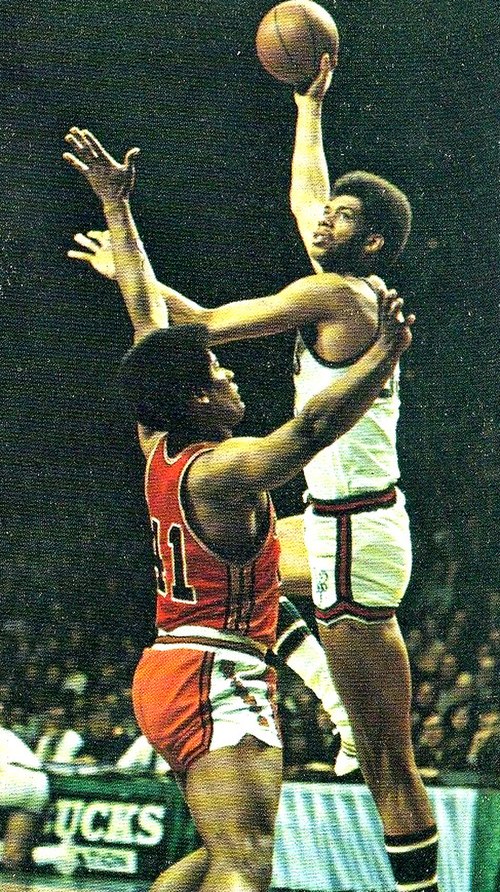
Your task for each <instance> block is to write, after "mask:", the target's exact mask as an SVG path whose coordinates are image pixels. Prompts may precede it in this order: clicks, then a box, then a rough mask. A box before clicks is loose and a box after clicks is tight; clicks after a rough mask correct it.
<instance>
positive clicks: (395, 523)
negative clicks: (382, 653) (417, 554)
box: [304, 488, 411, 626]
mask: <svg viewBox="0 0 500 892" xmlns="http://www.w3.org/2000/svg"><path fill="white" fill-rule="evenodd" d="M387 492H388V491H386V492H385V493H384V494H380V495H381V496H383V498H384V499H385V501H386V503H387V506H381V507H377V494H376V493H372V494H367V496H366V498H365V497H364V496H362V495H361V496H359V497H356V498H352V499H349V500H344V501H343V502H340V501H339V502H335V503H330V505H331V506H332V507H331V513H329V511H330V507H329V506H328V504H327V503H323V504H321V503H317V504H315V505H309V506H308V508H307V509H306V511H305V515H304V535H305V542H306V547H307V551H308V555H309V563H310V567H311V578H312V596H313V601H314V604H315V607H316V611H315V612H316V619H317V621H318V623H320V624H321V625H327V626H329V625H333V623H335V622H338V621H339V620H341V619H343V618H346V617H350V618H351V619H355V620H358V621H359V622H364V623H373V622H385V621H386V620H388V619H390V618H391V617H392V616H394V613H395V611H396V608H397V607H398V605H399V604H400V602H401V599H402V598H403V595H404V593H405V591H406V588H407V586H408V582H409V580H410V574H411V539H410V525H409V519H408V514H407V513H406V509H405V498H404V495H403V493H402V492H401V491H400V490H399V489H397V488H395V490H393V489H391V492H392V493H393V494H394V498H393V499H392V502H393V503H391V500H390V499H387ZM363 499H365V503H364V502H363ZM370 501H371V502H373V503H374V504H370ZM381 501H383V499H381ZM319 511H321V513H318V512H319Z"/></svg>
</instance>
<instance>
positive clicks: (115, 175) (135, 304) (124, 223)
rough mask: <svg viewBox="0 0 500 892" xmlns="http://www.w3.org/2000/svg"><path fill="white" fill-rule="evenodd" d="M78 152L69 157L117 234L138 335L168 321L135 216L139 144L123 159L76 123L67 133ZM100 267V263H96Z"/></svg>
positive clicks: (122, 279)
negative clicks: (133, 203)
mask: <svg viewBox="0 0 500 892" xmlns="http://www.w3.org/2000/svg"><path fill="white" fill-rule="evenodd" d="M65 139H66V142H67V143H68V144H69V145H70V146H71V148H72V152H65V153H64V155H63V158H64V159H65V160H66V161H68V163H69V164H71V165H72V167H74V168H75V169H76V170H78V171H79V172H80V173H81V174H83V176H84V177H85V178H86V180H87V181H88V183H89V184H90V186H91V188H92V189H93V191H94V192H95V194H96V195H97V197H98V198H99V200H100V202H101V204H102V207H103V211H104V215H105V218H106V222H107V224H108V227H109V232H110V236H111V245H112V251H113V261H114V267H115V274H116V279H117V281H118V284H119V286H120V290H121V292H122V295H123V298H124V300H125V304H126V306H127V310H128V313H129V316H130V318H131V321H132V325H133V327H134V333H135V337H136V339H140V338H142V337H144V335H146V334H147V333H148V332H150V331H152V330H153V329H154V328H161V327H165V326H167V325H168V312H167V307H166V304H165V301H164V300H163V299H161V298H160V297H159V295H158V291H157V288H156V276H155V275H154V272H153V270H152V267H151V264H150V263H149V260H148V258H147V255H146V253H145V251H144V248H143V246H142V242H141V240H140V238H139V234H138V232H137V228H136V225H135V222H134V219H133V217H132V213H131V210H130V204H129V200H128V199H129V195H130V192H131V191H132V189H133V186H134V182H135V158H136V156H137V154H138V152H139V150H138V149H129V151H128V152H127V153H126V155H125V158H124V161H123V164H120V163H118V162H117V161H115V159H114V158H112V156H111V155H110V154H109V153H108V152H107V151H106V150H105V149H104V148H103V146H102V145H101V144H100V142H99V141H98V140H97V139H96V138H95V136H94V135H93V134H92V133H90V131H89V130H82V129H80V128H78V127H72V128H71V130H70V131H69V132H68V133H67V134H66V137H65ZM93 265H94V266H95V263H94V264H93Z"/></svg>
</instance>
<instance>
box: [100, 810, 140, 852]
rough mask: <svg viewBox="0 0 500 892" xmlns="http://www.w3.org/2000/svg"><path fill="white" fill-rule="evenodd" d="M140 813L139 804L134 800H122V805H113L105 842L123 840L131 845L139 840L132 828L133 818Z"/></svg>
mask: <svg viewBox="0 0 500 892" xmlns="http://www.w3.org/2000/svg"><path fill="white" fill-rule="evenodd" d="M138 813H139V806H138V805H135V804H134V803H133V802H122V803H121V804H120V805H113V808H112V810H111V814H110V817H109V824H108V829H107V831H106V835H105V837H104V842H122V843H126V844H127V845H131V844H132V843H133V842H134V841H135V842H138V839H137V836H135V835H134V831H133V828H132V819H133V818H135V817H136V815H137V814H138Z"/></svg>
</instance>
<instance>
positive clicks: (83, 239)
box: [73, 232, 99, 254]
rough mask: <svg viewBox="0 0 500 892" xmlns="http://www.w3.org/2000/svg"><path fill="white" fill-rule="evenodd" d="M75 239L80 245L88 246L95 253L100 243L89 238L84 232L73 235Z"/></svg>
mask: <svg viewBox="0 0 500 892" xmlns="http://www.w3.org/2000/svg"><path fill="white" fill-rule="evenodd" d="M73 241H75V242H76V243H77V244H78V245H81V246H82V248H87V249H88V250H89V251H92V252H93V253H94V254H95V252H96V251H97V249H98V247H99V245H98V244H96V242H95V241H92V239H90V238H88V237H87V236H86V235H83V233H82V232H77V233H76V234H75V235H74V236H73Z"/></svg>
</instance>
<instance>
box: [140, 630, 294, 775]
mask: <svg viewBox="0 0 500 892" xmlns="http://www.w3.org/2000/svg"><path fill="white" fill-rule="evenodd" d="M132 697H133V704H134V711H135V715H136V718H137V722H138V724H139V726H140V728H141V730H142V732H143V734H144V735H145V736H146V737H147V739H148V740H149V742H150V743H151V745H152V746H153V747H154V748H155V750H156V751H157V752H159V753H160V755H161V756H163V758H164V759H166V761H167V762H168V763H169V765H170V766H171V768H172V769H173V771H175V772H176V773H184V772H185V771H186V770H187V769H188V768H189V766H190V765H191V764H192V763H193V762H194V761H195V760H196V759H199V758H200V756H203V755H204V754H205V753H208V752H210V751H211V750H215V749H220V748H221V747H224V746H236V744H237V743H238V742H239V741H240V740H241V739H242V737H244V736H245V735H246V734H250V735H252V736H253V737H257V738H258V739H259V740H262V741H264V743H267V744H268V745H269V746H277V747H280V746H281V741H280V737H279V731H278V725H277V720H276V676H275V673H274V670H272V669H270V668H269V667H268V666H267V665H266V664H265V663H264V662H263V661H262V660H259V659H256V658H255V657H251V656H246V655H245V654H239V653H238V654H235V653H231V652H229V651H226V650H224V649H214V650H205V649H202V648H197V649H191V648H189V647H186V646H177V645H175V646H168V645H166V646H162V645H160V646H159V647H158V646H157V645H155V646H154V647H151V648H146V650H145V651H144V652H143V654H142V656H141V659H140V661H139V664H138V666H137V668H136V671H135V674H134V681H133V685H132Z"/></svg>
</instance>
